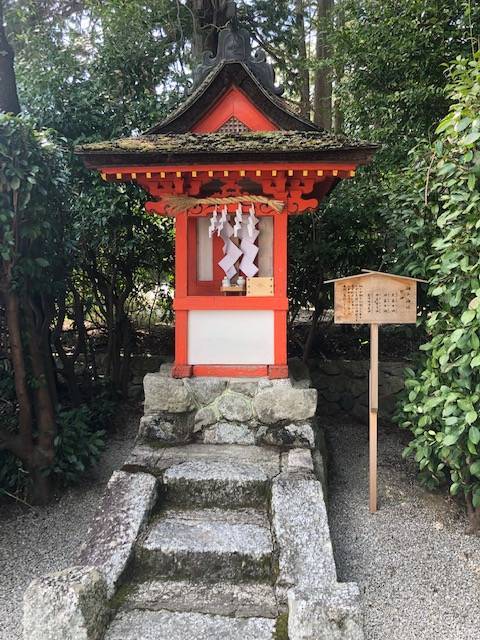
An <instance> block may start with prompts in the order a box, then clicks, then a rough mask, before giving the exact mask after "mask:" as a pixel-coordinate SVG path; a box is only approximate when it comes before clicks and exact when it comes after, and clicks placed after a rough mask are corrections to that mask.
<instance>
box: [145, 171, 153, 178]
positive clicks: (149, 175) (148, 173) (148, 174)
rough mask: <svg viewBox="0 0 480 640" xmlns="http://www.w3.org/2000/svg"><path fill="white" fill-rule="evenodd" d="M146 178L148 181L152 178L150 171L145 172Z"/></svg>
mask: <svg viewBox="0 0 480 640" xmlns="http://www.w3.org/2000/svg"><path fill="white" fill-rule="evenodd" d="M146 176H147V178H148V179H150V178H151V177H152V174H151V173H150V171H148V172H147V174H146Z"/></svg>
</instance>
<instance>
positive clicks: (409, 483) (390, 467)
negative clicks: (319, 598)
mask: <svg viewBox="0 0 480 640" xmlns="http://www.w3.org/2000/svg"><path fill="white" fill-rule="evenodd" d="M326 435H327V444H328V449H329V454H330V455H329V517H330V526H331V531H332V538H333V544H334V550H335V557H336V560H337V568H338V573H339V577H340V580H342V581H348V580H354V581H357V582H358V583H359V585H360V590H361V592H362V593H363V601H364V607H365V617H366V620H365V621H366V637H367V640H398V639H399V638H401V640H427V639H428V640H432V639H433V638H445V639H448V640H477V639H478V637H479V623H480V538H479V537H475V536H470V535H466V534H465V529H466V522H465V518H464V515H463V513H462V511H461V509H460V508H459V507H458V506H457V504H456V503H455V502H454V501H453V500H451V499H450V498H448V497H445V496H444V495H441V494H432V493H430V492H427V491H426V490H424V489H422V488H421V487H420V486H419V485H418V482H417V480H416V479H415V473H414V469H413V467H412V466H407V465H406V463H405V461H403V460H402V459H401V451H402V449H403V447H404V444H405V443H406V442H407V438H408V434H406V433H404V432H400V431H399V430H397V429H395V428H393V427H388V428H385V427H384V428H382V429H381V431H380V436H379V507H380V509H379V511H378V512H377V513H376V514H375V515H370V514H369V513H368V485H367V464H368V458H367V455H368V452H367V442H368V440H367V427H366V425H360V424H345V423H344V424H341V425H339V424H331V425H326Z"/></svg>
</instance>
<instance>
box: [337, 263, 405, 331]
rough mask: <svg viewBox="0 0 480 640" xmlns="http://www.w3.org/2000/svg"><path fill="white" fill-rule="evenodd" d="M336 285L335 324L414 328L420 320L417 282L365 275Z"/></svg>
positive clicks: (342, 279) (352, 277)
mask: <svg viewBox="0 0 480 640" xmlns="http://www.w3.org/2000/svg"><path fill="white" fill-rule="evenodd" d="M334 283H335V291H334V293H335V323H336V324H371V323H377V324H411V323H415V322H416V319H417V281H416V280H414V279H413V278H403V277H400V276H395V275H391V274H387V273H379V272H372V273H365V274H360V275H357V276H351V277H348V278H341V279H339V280H336V281H334Z"/></svg>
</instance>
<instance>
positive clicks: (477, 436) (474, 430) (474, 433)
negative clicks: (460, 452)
mask: <svg viewBox="0 0 480 640" xmlns="http://www.w3.org/2000/svg"><path fill="white" fill-rule="evenodd" d="M468 439H469V440H471V442H473V444H478V443H479V442H480V429H478V427H474V426H472V427H470V429H469V430H468Z"/></svg>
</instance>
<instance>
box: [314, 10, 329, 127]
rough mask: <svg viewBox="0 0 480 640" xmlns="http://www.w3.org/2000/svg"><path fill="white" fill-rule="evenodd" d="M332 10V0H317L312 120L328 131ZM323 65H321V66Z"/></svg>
mask: <svg viewBox="0 0 480 640" xmlns="http://www.w3.org/2000/svg"><path fill="white" fill-rule="evenodd" d="M332 8H333V0H318V15H317V40H316V46H315V53H316V62H317V65H318V66H317V67H316V69H315V90H314V104H313V114H314V115H313V120H314V122H315V124H317V125H318V126H319V127H323V128H324V129H327V131H329V130H330V129H331V128H332V79H331V77H330V74H331V69H329V68H328V67H326V66H325V64H324V62H325V60H327V58H328V55H329V51H328V42H327V20H328V18H329V14H330V12H331V10H332ZM322 63H323V64H322Z"/></svg>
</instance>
